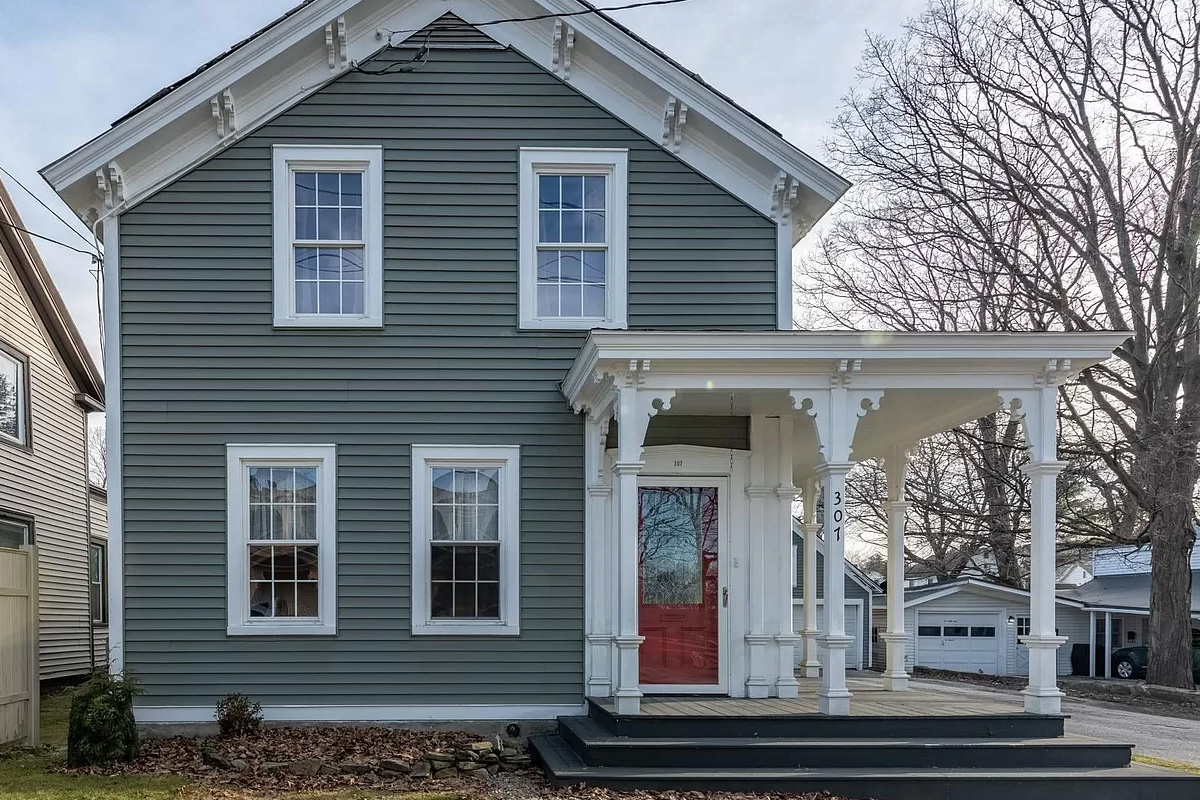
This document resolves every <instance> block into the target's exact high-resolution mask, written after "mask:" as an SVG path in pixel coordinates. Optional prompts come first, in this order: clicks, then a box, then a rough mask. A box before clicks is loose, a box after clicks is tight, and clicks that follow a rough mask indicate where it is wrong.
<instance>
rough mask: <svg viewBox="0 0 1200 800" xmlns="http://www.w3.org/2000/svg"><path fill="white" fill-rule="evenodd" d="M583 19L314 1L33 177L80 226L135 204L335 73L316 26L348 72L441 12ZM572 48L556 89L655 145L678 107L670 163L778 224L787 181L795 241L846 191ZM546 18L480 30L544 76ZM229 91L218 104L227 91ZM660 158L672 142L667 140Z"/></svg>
mask: <svg viewBox="0 0 1200 800" xmlns="http://www.w3.org/2000/svg"><path fill="white" fill-rule="evenodd" d="M581 8H582V6H580V5H579V4H578V3H576V2H575V0H316V2H313V3H311V4H310V5H308V6H305V7H303V8H300V9H299V10H297V11H295V13H293V14H292V15H291V16H289V17H287V18H285V19H283V20H282V21H280V22H279V23H278V24H276V25H275V26H274V27H272V28H271V29H270V30H268V31H267V32H265V33H263V34H261V35H259V36H258V37H257V38H255V39H253V40H252V41H250V42H248V43H247V44H245V45H243V46H242V47H240V48H239V49H237V50H235V51H234V52H232V53H229V54H228V55H226V56H225V57H223V58H222V59H221V60H220V61H219V62H218V63H216V64H214V65H213V66H211V67H209V68H208V69H206V70H205V71H204V72H202V73H200V74H199V75H196V76H195V77H193V78H191V79H190V80H188V81H187V82H186V83H184V84H183V85H181V86H179V87H177V88H176V89H175V90H173V91H171V92H170V93H169V94H167V95H165V96H164V97H162V98H160V99H159V100H157V101H156V102H154V103H153V104H152V105H150V106H148V107H147V108H145V109H143V110H142V111H140V112H138V113H137V114H135V115H134V116H132V117H130V118H129V119H127V120H123V121H122V122H121V123H120V124H118V125H115V126H114V127H112V128H110V129H109V130H108V131H105V132H104V133H102V134H100V135H99V136H97V137H96V138H95V139H93V140H91V141H90V142H88V143H86V144H84V145H83V146H81V147H79V148H78V149H76V150H75V151H73V152H72V153H70V154H68V155H66V156H64V157H62V158H60V159H58V160H57V161H55V162H54V163H52V164H50V165H49V166H47V167H45V168H44V169H43V170H42V174H43V175H44V176H45V178H46V180H47V181H49V183H50V184H51V185H52V186H53V187H54V188H55V190H56V191H58V192H59V194H60V195H62V196H63V198H64V199H65V200H66V201H67V203H68V205H70V206H71V207H72V208H73V209H74V210H75V211H76V212H77V213H78V214H80V216H87V215H88V214H89V212H90V211H95V212H96V213H104V212H105V211H106V210H108V209H111V208H112V206H114V205H115V206H117V207H118V208H119V207H120V205H121V202H123V203H124V204H125V205H133V204H135V203H137V202H138V201H139V200H141V199H143V198H145V197H146V196H147V195H149V194H150V193H152V192H154V191H157V189H159V188H161V187H162V186H164V185H166V184H167V183H169V182H170V181H172V180H174V179H175V178H177V177H178V176H179V175H181V174H183V173H184V172H186V171H187V170H189V169H191V168H192V167H194V166H195V165H196V164H199V163H201V162H202V161H203V160H205V159H207V158H209V157H211V156H212V155H214V154H215V153H217V152H220V151H221V150H223V149H225V148H226V147H229V146H230V145H231V144H233V143H234V142H236V141H238V140H239V139H241V138H242V137H244V136H245V135H247V134H248V133H249V132H251V131H253V130H255V129H257V128H258V127H260V126H261V125H263V124H265V123H266V122H267V121H269V120H271V119H273V118H275V117H276V116H278V114H279V113H281V112H282V111H284V110H286V109H287V108H289V107H291V106H292V105H295V104H296V103H297V102H300V101H301V100H303V99H304V98H305V97H307V96H309V95H310V94H312V93H313V92H315V91H318V90H319V89H320V88H322V87H323V86H325V85H326V84H327V83H328V82H329V81H331V80H333V79H336V78H337V77H340V76H341V75H343V74H345V72H346V70H347V69H348V64H347V65H346V66H337V67H335V68H334V69H333V70H331V69H330V67H329V63H328V53H327V49H326V45H325V36H324V28H325V26H326V25H327V24H329V23H331V22H335V21H337V20H339V19H341V18H344V19H345V22H344V28H343V27H339V30H342V29H344V30H345V31H346V48H345V53H346V61H347V62H350V61H355V60H359V61H361V60H365V59H366V58H368V57H370V56H371V55H373V54H374V53H376V52H377V51H378V50H379V49H380V47H381V42H380V41H379V40H378V39H377V38H376V32H377V31H378V30H379V29H380V28H384V27H386V28H389V29H392V30H410V29H420V28H423V27H425V26H426V25H428V24H429V23H430V22H432V21H434V20H436V19H438V18H439V17H441V16H442V15H444V14H447V13H452V14H456V15H457V16H459V17H461V18H462V19H464V20H466V21H467V22H471V21H473V20H474V21H482V20H490V19H497V18H505V17H520V16H529V15H532V14H536V13H546V12H549V13H563V12H566V11H578V10H580V9H581ZM570 19H571V26H572V28H573V29H574V30H575V33H576V39H575V46H574V48H573V55H572V69H571V73H570V76H569V78H567V79H566V82H567V83H568V84H569V85H571V86H573V87H574V88H576V89H577V90H578V91H580V92H582V93H583V94H584V95H585V96H587V97H589V98H590V99H592V100H593V101H594V102H596V103H597V104H599V105H600V106H602V107H604V108H606V109H607V110H608V111H609V112H610V113H613V114H614V115H615V116H617V117H618V118H620V119H622V120H623V121H624V122H626V123H627V124H629V125H631V126H632V127H633V128H635V129H636V130H638V131H639V132H641V133H643V134H644V135H646V136H647V137H648V138H649V139H650V140H651V141H655V142H657V141H659V140H660V139H661V136H662V125H663V108H664V106H665V104H666V103H668V102H669V98H671V97H674V98H676V100H677V102H683V103H685V104H687V106H688V108H689V112H688V114H689V116H688V127H687V132H686V134H685V135H684V136H683V139H682V142H681V143H680V146H679V149H678V156H679V158H681V159H682V160H683V161H684V162H686V163H688V164H689V165H691V166H692V167H694V168H695V169H697V170H698V171H699V172H701V174H704V175H705V176H706V177H708V178H709V179H711V180H713V181H714V182H716V183H717V184H718V185H721V186H722V187H723V188H725V189H726V190H727V191H729V192H731V193H732V194H734V195H735V196H736V197H738V198H739V199H741V200H742V201H743V202H746V203H747V204H748V205H749V206H751V207H752V208H754V209H756V210H758V211H759V212H760V213H763V214H764V215H767V216H772V215H773V212H774V216H775V217H776V218H778V217H779V216H780V213H781V212H780V211H779V209H778V203H779V199H778V197H779V194H778V191H777V185H778V182H779V180H780V176H781V175H782V176H783V179H784V184H785V186H786V185H789V184H794V183H795V182H799V184H800V186H799V191H798V192H797V193H793V194H792V195H789V198H792V197H794V203H795V206H794V208H789V209H787V210H785V211H784V212H782V213H783V216H785V217H790V216H794V215H795V214H799V215H800V216H801V217H803V220H802V222H801V224H798V225H796V226H795V227H796V230H797V233H799V232H802V231H803V230H806V229H807V227H808V225H810V224H811V222H814V221H815V220H816V219H818V218H819V217H820V216H821V215H822V214H824V213H825V211H826V210H828V208H829V207H830V206H832V204H833V203H834V202H835V201H836V200H837V198H838V197H840V196H841V194H842V193H843V192H844V191H845V190H846V189H847V188H848V187H849V184H848V183H847V182H846V181H845V179H843V178H841V177H840V176H838V175H837V174H836V173H834V172H833V171H832V170H830V169H828V168H827V167H825V166H824V165H822V164H821V163H820V162H818V161H816V160H815V159H813V158H811V157H810V156H808V155H806V154H805V153H803V152H802V151H800V150H799V149H797V148H795V147H794V146H792V145H790V144H788V143H787V142H786V141H784V140H783V139H782V138H781V137H780V136H778V135H777V134H775V133H774V132H773V131H771V130H769V129H768V128H766V127H765V126H764V125H762V124H761V123H759V122H758V121H756V120H754V119H753V118H752V117H751V116H749V114H747V113H746V112H744V111H742V110H741V109H738V108H737V107H736V106H734V105H733V104H732V103H730V102H729V101H727V100H725V99H724V98H722V97H720V96H719V95H717V94H716V93H715V92H713V91H712V90H710V89H709V88H707V87H706V86H704V85H703V84H701V83H699V82H698V81H696V80H695V79H694V78H692V77H691V76H690V75H688V74H687V73H685V72H683V71H682V70H680V69H679V68H677V67H676V66H675V65H673V64H671V63H670V62H669V61H667V60H666V59H664V58H662V57H660V56H659V55H658V54H656V53H654V52H653V51H652V50H651V49H650V48H648V47H646V46H645V45H643V44H641V43H640V42H638V41H637V40H636V39H634V38H632V37H630V36H628V35H626V34H625V33H624V32H622V31H621V30H619V29H618V28H617V27H616V26H614V25H613V24H612V23H610V22H608V21H607V20H605V19H604V18H602V17H600V16H598V15H592V14H587V15H581V16H576V17H571V18H570ZM553 27H554V20H553V19H547V20H539V21H534V22H522V23H510V24H505V25H495V26H489V27H488V28H486V29H485V30H486V32H487V34H488V35H489V36H492V37H493V38H495V39H496V40H497V41H499V42H501V43H502V44H506V45H509V46H511V47H513V49H514V50H516V51H518V52H520V53H521V54H522V55H524V56H526V57H527V58H530V59H531V60H533V61H534V62H535V63H537V64H539V65H541V66H542V67H544V68H545V69H546V70H547V71H553V69H554V46H553V43H554V42H553ZM226 92H228V93H229V94H228V95H226V94H225V93H226ZM214 97H228V98H230V103H231V107H232V103H234V102H236V108H237V117H236V129H233V130H230V129H229V126H219V125H213V123H212V119H213V118H212V112H211V107H210V104H211V101H212V99H213V98H214ZM672 150H674V145H673V143H672ZM113 168H115V169H117V170H118V171H119V173H120V174H122V175H123V183H124V187H123V188H124V197H123V198H117V199H116V200H115V201H114V199H113V198H112V197H111V196H110V197H109V198H107V200H108V203H107V208H106V203H105V201H104V198H100V197H98V193H97V192H96V172H97V171H98V170H101V169H104V170H110V169H113Z"/></svg>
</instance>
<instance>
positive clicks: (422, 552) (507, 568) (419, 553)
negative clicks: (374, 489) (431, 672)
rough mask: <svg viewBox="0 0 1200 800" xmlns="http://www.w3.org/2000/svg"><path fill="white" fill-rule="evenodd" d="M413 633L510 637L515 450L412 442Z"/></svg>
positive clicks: (514, 623)
mask: <svg viewBox="0 0 1200 800" xmlns="http://www.w3.org/2000/svg"><path fill="white" fill-rule="evenodd" d="M412 461H413V465H412V470H413V471H412V474H413V492H412V498H413V499H412V502H413V599H412V613H413V619H412V632H413V633H414V634H459V635H476V634H510V635H512V634H517V633H519V632H520V627H519V620H518V617H519V611H520V609H519V605H520V594H519V574H518V561H519V556H520V544H519V535H520V534H519V526H520V510H519V502H520V448H519V447H517V446H515V445H514V446H509V445H480V446H469V445H441V446H438V445H413V448H412Z"/></svg>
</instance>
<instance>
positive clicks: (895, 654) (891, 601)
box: [879, 447, 912, 692]
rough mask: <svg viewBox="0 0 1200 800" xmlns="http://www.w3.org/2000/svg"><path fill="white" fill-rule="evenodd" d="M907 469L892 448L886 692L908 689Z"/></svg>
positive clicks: (903, 454) (904, 454)
mask: <svg viewBox="0 0 1200 800" xmlns="http://www.w3.org/2000/svg"><path fill="white" fill-rule="evenodd" d="M907 468H908V451H907V450H906V449H905V448H902V447H898V448H895V449H894V450H893V451H892V452H891V453H890V454H889V455H888V457H887V459H886V460H885V461H884V470H885V472H886V474H887V485H888V504H887V521H888V532H887V630H886V631H884V632H883V633H881V634H879V638H880V639H882V640H883V641H884V643H885V645H886V648H887V661H886V664H887V668H886V669H885V670H884V673H883V685H884V688H886V689H887V690H889V691H892V692H903V691H906V690H907V689H908V672H906V671H905V669H904V655H905V652H906V651H907V649H908V634H907V633H905V631H904V519H905V516H906V515H907V514H908V509H909V506H911V505H912V504H911V503H907V502H905V500H904V475H905V471H906V470H907Z"/></svg>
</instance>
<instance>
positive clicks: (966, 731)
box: [588, 699, 1065, 739]
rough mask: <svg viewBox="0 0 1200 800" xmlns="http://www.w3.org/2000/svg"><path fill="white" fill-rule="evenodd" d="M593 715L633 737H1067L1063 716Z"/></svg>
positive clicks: (592, 704)
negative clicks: (1064, 733)
mask: <svg viewBox="0 0 1200 800" xmlns="http://www.w3.org/2000/svg"><path fill="white" fill-rule="evenodd" d="M588 716H589V717H591V718H592V719H594V720H595V721H596V722H597V723H599V724H600V725H602V726H603V727H604V728H606V729H607V730H608V731H609V732H610V733H612V734H613V735H614V736H625V737H629V738H634V739H657V738H668V739H689V738H709V737H711V738H717V739H744V738H772V739H861V738H866V739H991V738H1001V739H1046V738H1052V737H1056V736H1062V735H1063V731H1064V727H1063V724H1064V720H1065V717H1063V716H1061V715H1054V714H1049V715H1042V714H1027V713H1024V712H1014V713H1011V714H988V715H986V716H981V715H963V716H945V715H942V716H890V717H887V716H852V717H833V716H825V715H822V714H779V715H772V714H762V713H755V714H747V715H740V716H725V715H719V714H712V715H706V714H688V715H686V716H684V715H681V716H668V715H655V714H629V715H618V714H614V713H613V712H612V711H611V710H610V709H608V708H606V707H605V706H603V705H601V704H600V703H597V702H596V701H595V700H592V699H589V700H588Z"/></svg>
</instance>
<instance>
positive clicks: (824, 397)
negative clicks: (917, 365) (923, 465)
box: [790, 359, 883, 715]
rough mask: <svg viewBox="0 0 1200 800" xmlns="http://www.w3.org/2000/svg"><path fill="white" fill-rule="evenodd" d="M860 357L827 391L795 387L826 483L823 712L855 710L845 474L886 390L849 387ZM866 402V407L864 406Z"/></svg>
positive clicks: (795, 402)
mask: <svg viewBox="0 0 1200 800" xmlns="http://www.w3.org/2000/svg"><path fill="white" fill-rule="evenodd" d="M859 366H860V365H859V362H858V361H857V360H851V359H843V360H842V361H840V362H839V363H838V368H837V372H836V373H835V374H833V375H832V376H831V379H830V388H829V389H827V390H824V391H813V390H806V389H794V390H792V391H791V392H790V395H791V398H792V406H793V407H794V408H796V409H799V410H802V411H804V412H806V413H807V414H808V415H809V416H811V417H813V423H814V427H815V428H816V432H817V440H818V443H819V445H820V456H821V459H822V463H821V464H820V465H819V466H818V467H817V474H818V475H820V476H821V478H822V480H823V481H824V483H825V509H824V510H825V513H824V520H823V523H824V530H825V633H824V634H823V635H822V636H820V637H818V639H817V643H818V644H820V646H821V647H823V648H824V649H825V664H824V669H823V670H822V671H821V688H820V689H818V690H817V703H818V710H819V711H820V712H821V713H822V714H837V715H846V714H849V713H850V690H849V689H848V688H847V686H846V650H848V649H849V648H850V646H851V645H852V644H853V643H854V638H853V637H851V636H847V635H846V586H845V580H846V564H845V558H846V537H845V529H846V475H847V474H848V473H849V472H850V470H851V469H852V468H853V467H854V462H853V461H851V460H850V455H851V450H852V446H853V443H854V432H855V430H856V429H857V428H858V421H859V420H860V419H861V418H862V417H864V416H866V415H867V413H868V412H870V411H872V410H878V409H879V401H880V399H881V398H882V397H883V390H881V389H878V390H858V389H850V388H849V385H850V381H851V378H852V376H853V375H854V373H856V372H857V371H858V369H859ZM864 404H865V405H864Z"/></svg>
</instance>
